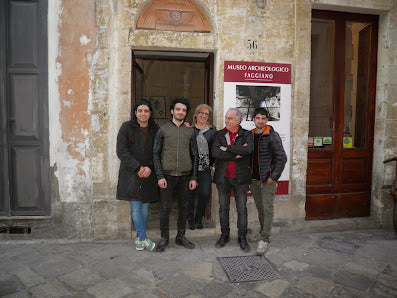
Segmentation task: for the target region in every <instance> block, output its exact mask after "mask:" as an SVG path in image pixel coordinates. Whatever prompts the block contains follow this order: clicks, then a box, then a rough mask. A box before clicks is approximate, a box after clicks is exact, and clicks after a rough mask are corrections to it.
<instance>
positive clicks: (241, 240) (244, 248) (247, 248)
mask: <svg viewBox="0 0 397 298" xmlns="http://www.w3.org/2000/svg"><path fill="white" fill-rule="evenodd" d="M238 243H239V244H240V248H241V250H242V251H245V252H249V251H250V249H251V248H250V246H249V244H248V243H247V238H245V236H239V237H238Z"/></svg>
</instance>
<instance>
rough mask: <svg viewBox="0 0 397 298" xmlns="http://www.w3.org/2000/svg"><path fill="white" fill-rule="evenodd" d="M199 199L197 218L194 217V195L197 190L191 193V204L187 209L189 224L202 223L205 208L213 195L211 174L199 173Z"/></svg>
mask: <svg viewBox="0 0 397 298" xmlns="http://www.w3.org/2000/svg"><path fill="white" fill-rule="evenodd" d="M197 182H198V192H199V199H198V202H197V208H196V216H194V195H195V193H196V189H197V188H196V189H193V190H191V191H189V203H188V207H187V220H188V221H189V222H193V221H194V222H196V223H201V219H202V217H203V216H204V215H205V207H206V206H207V203H208V199H209V197H210V194H211V183H212V181H211V172H210V171H199V172H198V173H197Z"/></svg>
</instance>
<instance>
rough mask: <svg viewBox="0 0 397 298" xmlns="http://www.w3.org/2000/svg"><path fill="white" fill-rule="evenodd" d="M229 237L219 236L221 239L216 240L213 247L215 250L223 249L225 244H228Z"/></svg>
mask: <svg viewBox="0 0 397 298" xmlns="http://www.w3.org/2000/svg"><path fill="white" fill-rule="evenodd" d="M229 240H230V237H229V235H223V234H222V235H221V237H220V238H219V239H218V241H216V242H215V247H216V248H221V247H224V246H225V244H226V242H229Z"/></svg>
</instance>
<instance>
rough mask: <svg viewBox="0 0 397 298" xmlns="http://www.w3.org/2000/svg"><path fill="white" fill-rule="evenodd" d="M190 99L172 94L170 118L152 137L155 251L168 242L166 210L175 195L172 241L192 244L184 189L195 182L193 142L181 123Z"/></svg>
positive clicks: (192, 135)
mask: <svg viewBox="0 0 397 298" xmlns="http://www.w3.org/2000/svg"><path fill="white" fill-rule="evenodd" d="M189 109H190V103H189V101H188V100H187V99H185V98H178V97H177V98H175V99H174V101H173V102H172V103H171V107H170V110H171V115H172V120H171V121H170V122H168V123H166V124H164V125H162V126H161V127H160V129H159V130H158V131H157V134H156V137H155V139H154V146H153V162H154V169H155V171H156V175H157V182H158V185H159V186H160V195H161V207H160V231H161V240H160V242H159V243H158V245H157V247H156V251H158V252H163V251H164V250H165V247H166V246H167V245H168V242H169V214H170V212H171V206H172V198H173V195H174V194H175V197H177V198H178V222H177V228H178V234H177V236H176V238H175V242H176V244H178V245H182V246H184V247H185V248H189V249H193V248H194V247H195V245H194V244H193V243H192V242H190V241H189V240H188V239H186V237H185V230H186V209H187V203H188V200H187V195H186V194H187V193H188V189H191V190H192V189H195V188H196V186H197V162H198V157H197V145H196V141H195V138H194V134H193V128H191V127H187V126H186V125H184V122H185V118H186V115H187V114H188V112H189Z"/></svg>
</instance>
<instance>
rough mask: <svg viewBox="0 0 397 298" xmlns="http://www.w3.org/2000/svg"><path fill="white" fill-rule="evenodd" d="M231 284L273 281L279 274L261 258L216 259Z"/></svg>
mask: <svg viewBox="0 0 397 298" xmlns="http://www.w3.org/2000/svg"><path fill="white" fill-rule="evenodd" d="M217 259H218V260H219V262H220V263H221V265H222V266H223V269H225V271H226V274H227V276H228V277H229V280H230V281H231V282H247V281H257V280H273V279H276V278H280V277H281V276H280V273H279V272H278V271H277V270H276V269H275V268H274V267H273V265H272V264H270V263H269V261H268V260H267V259H266V258H265V257H262V256H236V257H218V258H217Z"/></svg>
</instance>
